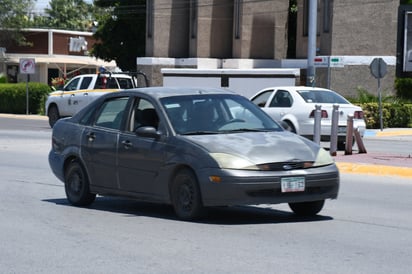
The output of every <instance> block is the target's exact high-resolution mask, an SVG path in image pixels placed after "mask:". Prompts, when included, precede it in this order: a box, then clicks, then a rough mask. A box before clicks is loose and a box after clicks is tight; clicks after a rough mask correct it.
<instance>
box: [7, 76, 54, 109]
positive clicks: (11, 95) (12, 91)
mask: <svg viewBox="0 0 412 274" xmlns="http://www.w3.org/2000/svg"><path fill="white" fill-rule="evenodd" d="M28 91H29V113H30V114H44V103H45V100H46V98H47V95H48V94H49V93H50V87H49V86H48V85H46V84H42V83H35V82H30V83H29V85H28ZM0 113H13V114H25V113H26V83H17V84H7V83H0Z"/></svg>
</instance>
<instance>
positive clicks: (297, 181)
mask: <svg viewBox="0 0 412 274" xmlns="http://www.w3.org/2000/svg"><path fill="white" fill-rule="evenodd" d="M49 163H50V167H51V169H52V171H53V173H54V174H55V175H56V176H57V178H59V179H60V180H61V181H62V182H64V185H65V192H66V196H67V199H68V201H69V202H70V203H71V204H73V205H75V206H87V205H90V204H91V203H92V202H93V201H94V200H95V198H96V195H114V196H125V197H132V198H136V199H140V200H144V201H150V202H156V203H164V204H171V205H172V206H173V208H174V210H175V212H176V215H177V216H178V217H179V218H180V219H182V220H193V219H196V218H199V217H201V216H202V213H203V212H204V209H205V208H206V207H211V206H232V205H257V204H278V203H288V204H289V206H290V208H291V210H292V211H293V212H294V213H296V214H298V215H316V214H318V213H319V212H320V211H321V209H322V208H323V206H324V202H325V200H326V199H336V198H337V196H338V191H339V172H338V169H337V167H336V165H335V163H334V161H333V159H332V158H331V157H330V155H329V153H328V152H326V151H325V150H324V149H322V148H320V147H319V146H318V145H316V144H315V143H313V142H311V141H310V140H308V139H305V138H303V137H300V136H298V135H296V134H293V133H290V132H288V131H285V130H283V129H282V127H280V126H279V124H277V123H276V122H275V121H274V120H273V119H271V118H270V117H269V116H268V115H267V114H266V113H265V112H263V111H262V110H261V109H260V108H259V107H257V106H256V105H254V104H253V103H252V102H250V101H249V100H248V99H247V98H245V97H243V96H240V95H237V94H235V93H232V92H229V91H225V90H221V89H211V88H201V89H200V88H165V87H152V88H141V89H133V90H127V91H121V92H116V93H110V94H107V95H104V96H102V97H99V98H98V99H97V100H95V101H94V102H92V103H91V104H90V105H88V106H87V107H85V108H84V109H83V110H81V111H80V112H79V113H77V114H76V115H75V116H73V117H71V118H66V119H61V120H59V121H58V122H57V123H56V124H55V126H54V127H53V134H52V148H51V151H50V153H49Z"/></svg>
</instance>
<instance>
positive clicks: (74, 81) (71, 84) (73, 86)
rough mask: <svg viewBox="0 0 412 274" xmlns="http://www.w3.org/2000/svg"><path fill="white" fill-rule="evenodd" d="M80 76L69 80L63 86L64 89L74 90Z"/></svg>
mask: <svg viewBox="0 0 412 274" xmlns="http://www.w3.org/2000/svg"><path fill="white" fill-rule="evenodd" d="M79 81H80V78H75V79H73V80H71V81H70V82H69V83H67V85H66V86H65V87H64V90H65V91H71V90H76V89H77V85H78V84H79Z"/></svg>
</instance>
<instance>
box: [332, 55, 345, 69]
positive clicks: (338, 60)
mask: <svg viewBox="0 0 412 274" xmlns="http://www.w3.org/2000/svg"><path fill="white" fill-rule="evenodd" d="M329 58H330V62H329V66H330V67H334V68H343V58H342V57H337V56H330V57H329Z"/></svg>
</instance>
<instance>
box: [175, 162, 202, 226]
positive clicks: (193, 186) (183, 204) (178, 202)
mask: <svg viewBox="0 0 412 274" xmlns="http://www.w3.org/2000/svg"><path fill="white" fill-rule="evenodd" d="M171 200H172V205H173V208H174V210H175V213H176V215H177V217H179V219H181V220H185V221H191V220H195V219H198V218H200V217H201V216H202V214H203V211H204V208H203V204H202V198H201V193H200V189H199V185H198V182H197V179H196V176H195V175H194V174H193V172H192V171H190V170H188V169H184V170H181V171H179V172H178V173H177V174H176V176H175V177H174V178H173V181H172V184H171Z"/></svg>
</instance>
